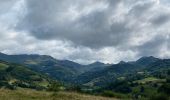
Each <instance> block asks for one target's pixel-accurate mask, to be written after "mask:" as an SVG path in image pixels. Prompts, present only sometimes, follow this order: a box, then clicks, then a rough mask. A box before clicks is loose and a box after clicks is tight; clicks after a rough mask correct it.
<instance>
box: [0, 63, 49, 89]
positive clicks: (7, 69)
mask: <svg viewBox="0 0 170 100" xmlns="http://www.w3.org/2000/svg"><path fill="white" fill-rule="evenodd" d="M49 83H50V79H49V78H48V77H47V76H45V75H42V74H40V73H37V72H35V71H32V70H30V69H29V68H27V67H25V66H23V65H20V64H15V63H9V62H5V61H1V60H0V86H1V87H7V88H14V87H24V88H35V89H43V88H46V87H47V85H49Z"/></svg>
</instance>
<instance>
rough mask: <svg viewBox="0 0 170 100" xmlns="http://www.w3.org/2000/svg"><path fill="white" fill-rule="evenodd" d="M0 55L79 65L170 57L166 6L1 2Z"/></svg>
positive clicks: (106, 0)
mask: <svg viewBox="0 0 170 100" xmlns="http://www.w3.org/2000/svg"><path fill="white" fill-rule="evenodd" d="M0 52H3V53H7V54H43V55H44V54H45V55H51V56H53V57H55V58H57V59H68V60H73V61H76V62H79V63H82V64H87V63H91V62H94V61H102V62H105V63H117V62H119V61H121V60H124V61H131V60H135V59H138V58H139V57H142V56H155V57H160V58H169V57H170V1H169V0H0Z"/></svg>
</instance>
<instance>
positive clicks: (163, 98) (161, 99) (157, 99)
mask: <svg viewBox="0 0 170 100" xmlns="http://www.w3.org/2000/svg"><path fill="white" fill-rule="evenodd" d="M149 100H169V98H168V96H167V95H166V94H158V95H154V96H152V97H151V98H150V99H149Z"/></svg>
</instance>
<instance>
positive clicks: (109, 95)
mask: <svg viewBox="0 0 170 100" xmlns="http://www.w3.org/2000/svg"><path fill="white" fill-rule="evenodd" d="M102 95H103V96H106V97H115V94H114V93H113V92H112V91H104V92H103V94H102Z"/></svg>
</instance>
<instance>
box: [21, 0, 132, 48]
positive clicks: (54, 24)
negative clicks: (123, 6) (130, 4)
mask: <svg viewBox="0 0 170 100" xmlns="http://www.w3.org/2000/svg"><path fill="white" fill-rule="evenodd" d="M40 2H41V3H40ZM121 2H122V1H121V0H108V1H107V0H91V1H86V2H84V0H74V2H73V1H72V2H71V1H70V0H62V1H58V0H50V1H49V0H43V1H42V0H36V1H35V0H28V1H27V7H28V15H27V16H26V17H25V19H24V20H23V21H22V22H20V24H19V28H21V29H23V28H25V29H26V30H28V31H30V33H31V34H32V35H33V36H35V37H36V38H38V39H61V40H69V41H71V42H73V43H74V44H76V45H82V46H87V47H92V48H100V47H104V46H113V45H118V44H121V43H123V42H124V41H126V39H128V36H129V35H128V34H129V33H130V31H129V30H130V29H128V27H127V26H126V24H127V23H126V22H117V21H116V20H117V19H114V20H113V21H114V22H111V21H110V20H109V18H111V17H112V15H113V14H114V12H115V9H116V6H118V4H119V3H121ZM100 4H103V6H106V8H102V7H100V8H97V7H96V8H95V5H96V6H98V5H99V6H100ZM101 6H102V5H101ZM71 7H73V8H74V7H75V9H74V10H75V11H76V12H77V13H81V12H83V11H84V12H83V13H81V14H80V15H78V17H77V18H76V19H74V20H72V18H73V17H74V16H76V15H74V13H71V12H70V11H69V10H70V9H71ZM88 7H89V8H88ZM69 13H70V14H69ZM124 37H126V38H124ZM122 38H123V39H122Z"/></svg>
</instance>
